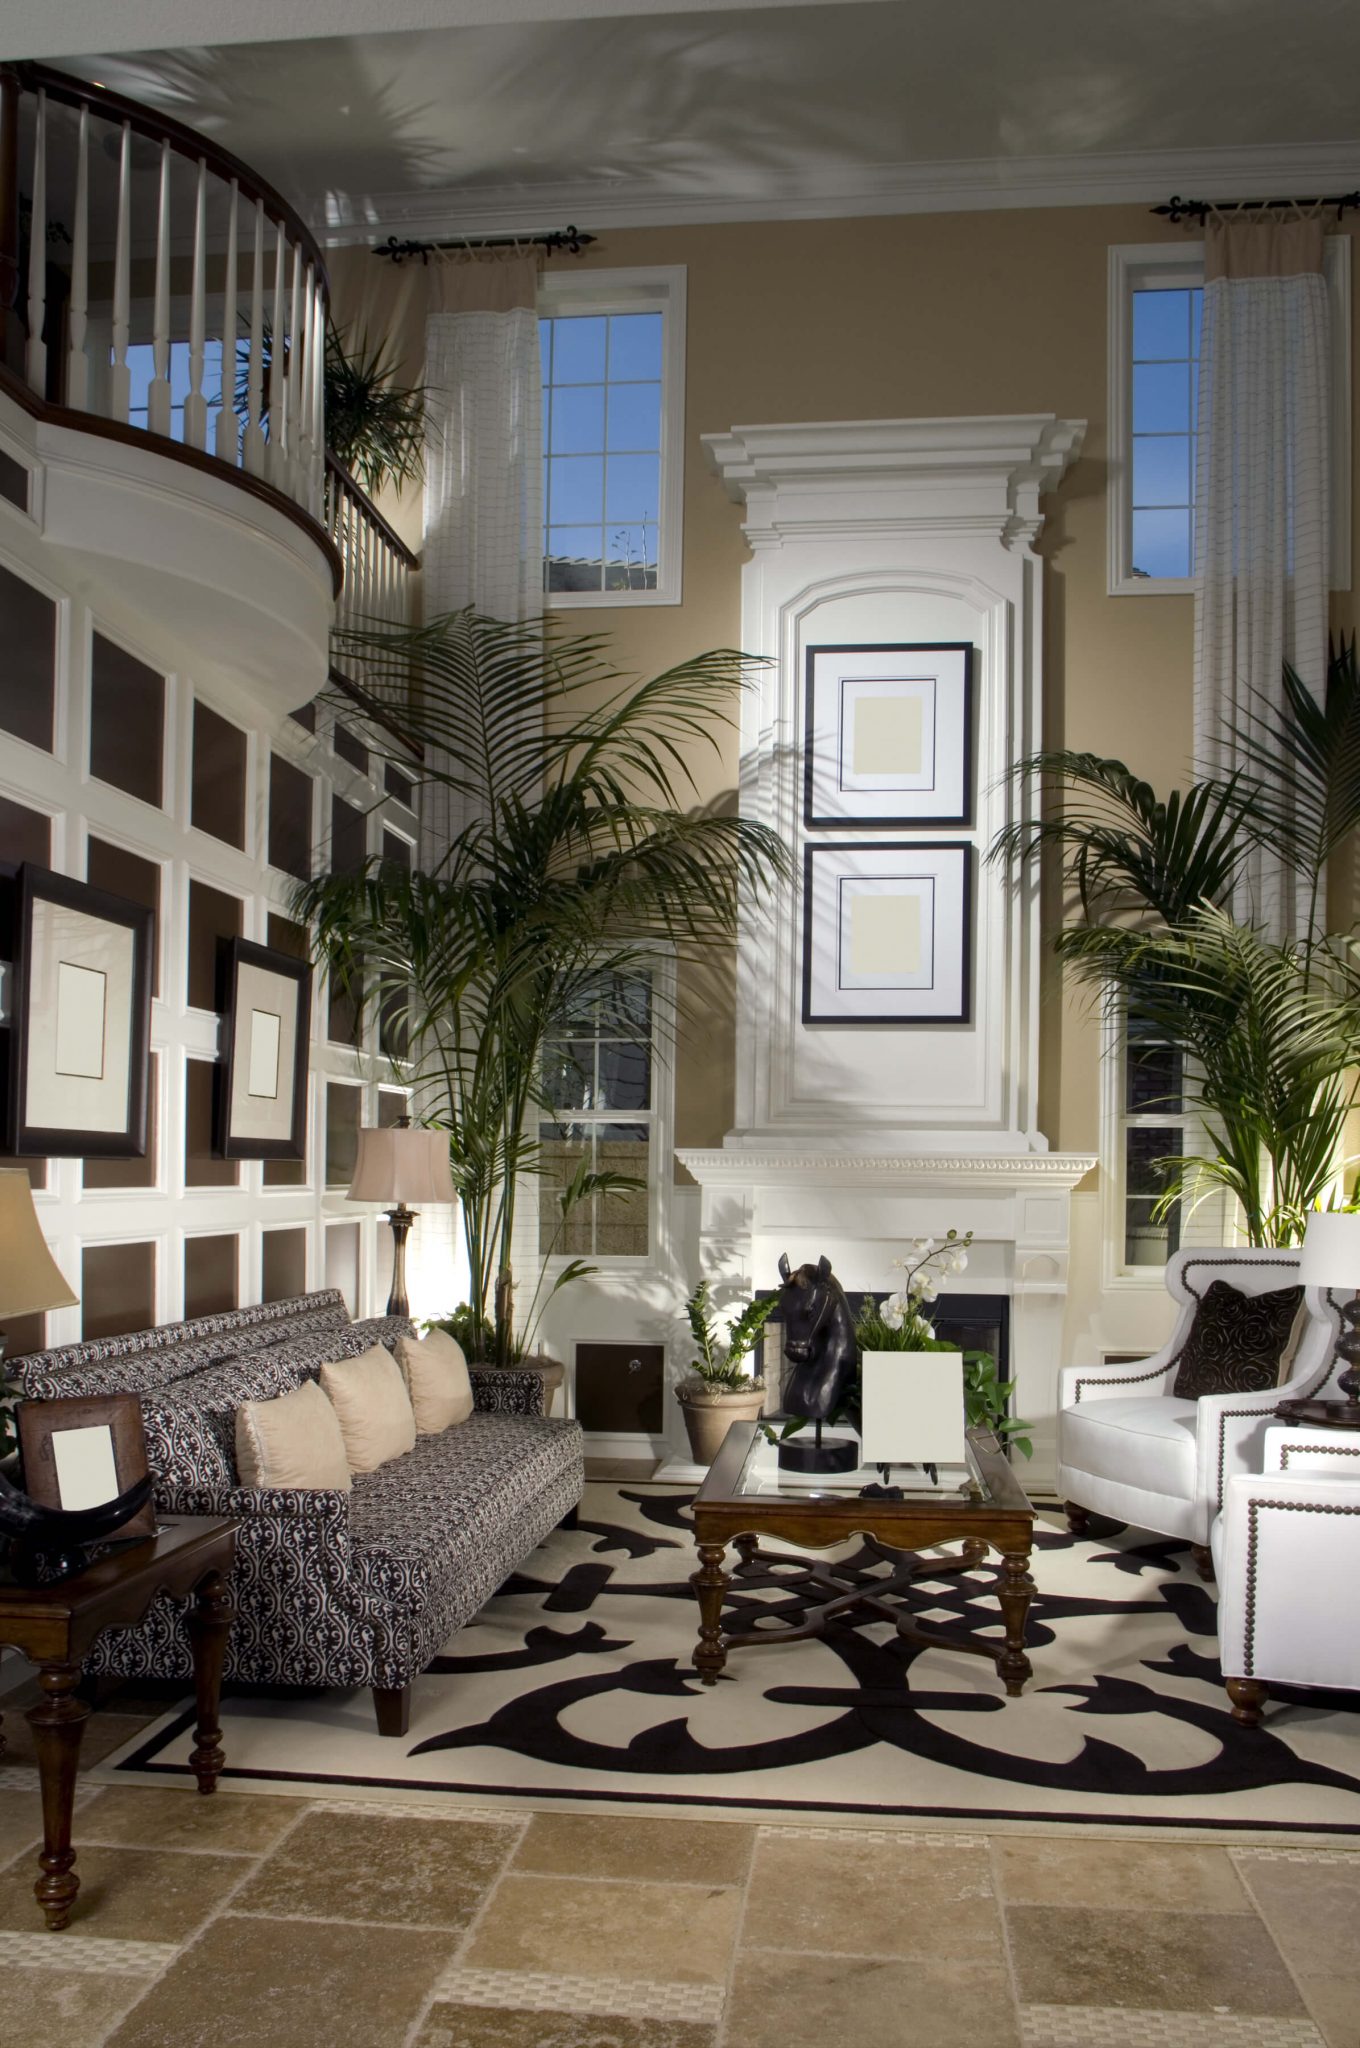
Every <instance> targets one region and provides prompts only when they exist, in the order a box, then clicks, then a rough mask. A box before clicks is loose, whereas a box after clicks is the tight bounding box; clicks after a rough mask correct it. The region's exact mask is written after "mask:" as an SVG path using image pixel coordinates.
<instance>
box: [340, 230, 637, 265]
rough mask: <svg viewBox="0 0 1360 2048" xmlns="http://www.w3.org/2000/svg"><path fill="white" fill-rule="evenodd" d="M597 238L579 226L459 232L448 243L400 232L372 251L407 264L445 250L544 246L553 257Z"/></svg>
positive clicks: (462, 251) (575, 251) (585, 246)
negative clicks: (520, 231)
mask: <svg viewBox="0 0 1360 2048" xmlns="http://www.w3.org/2000/svg"><path fill="white" fill-rule="evenodd" d="M595 239H596V238H595V236H594V235H588V234H585V233H583V232H582V230H581V229H580V228H578V227H566V228H552V229H549V230H547V231H546V232H545V233H543V234H539V235H457V236H455V237H454V238H453V239H452V240H450V241H444V242H420V241H403V240H401V238H400V237H399V236H397V235H389V236H388V237H387V240H386V241H385V242H379V243H378V244H377V245H376V247H375V248H374V249H373V250H372V252H371V253H372V254H373V255H374V256H386V257H387V258H388V259H389V261H391V262H393V263H405V262H406V261H407V259H408V258H409V257H412V256H418V257H419V258H420V260H421V262H422V263H428V262H429V260H430V258H431V256H432V255H437V254H439V253H440V252H442V251H444V250H452V251H457V252H459V253H460V254H462V255H466V256H472V257H475V256H476V255H478V254H479V253H480V252H481V251H482V250H484V249H542V250H543V251H544V252H545V253H546V254H547V255H549V256H554V255H558V254H563V255H567V256H579V255H580V254H581V252H582V251H583V250H584V249H588V248H589V247H590V244H591V243H592V242H593V241H594V240H595Z"/></svg>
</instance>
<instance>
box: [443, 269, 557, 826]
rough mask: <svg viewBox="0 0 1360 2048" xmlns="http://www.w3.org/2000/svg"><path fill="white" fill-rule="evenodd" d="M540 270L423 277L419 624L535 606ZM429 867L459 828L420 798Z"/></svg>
mask: <svg viewBox="0 0 1360 2048" xmlns="http://www.w3.org/2000/svg"><path fill="white" fill-rule="evenodd" d="M538 273H539V266H538V261H537V259H536V258H535V257H534V256H533V255H532V254H528V255H520V254H515V255H512V256H511V257H509V258H508V259H505V260H499V261H492V262H486V261H478V262H467V261H461V262H450V263H443V264H439V265H437V266H436V267H434V268H433V269H432V270H431V273H430V286H431V289H430V310H429V313H428V316H427V319H426V323H425V384H426V393H425V420H426V432H425V547H424V554H423V557H422V582H423V586H424V610H425V617H426V618H427V619H433V618H437V617H439V615H440V614H441V613H443V612H450V611H457V610H460V609H461V608H462V607H463V606H464V605H469V604H471V605H475V606H476V607H477V610H478V611H480V612H485V613H487V614H488V616H489V617H491V618H496V619H506V620H514V619H524V618H531V617H532V616H533V615H534V614H535V613H537V612H540V611H542V609H543V419H542V373H541V369H540V362H539V344H538V314H537V311H536V310H535V305H536V298H537V288H538ZM425 798H426V802H425V806H424V811H423V815H422V840H421V852H422V858H423V860H424V862H425V863H426V865H432V864H433V863H434V862H436V861H437V860H438V859H439V856H440V854H441V853H442V852H443V850H444V848H445V847H447V845H448V843H449V838H450V835H451V834H452V833H454V832H456V831H457V830H458V828H459V825H460V824H461V823H462V818H461V816H459V815H458V805H457V803H456V801H451V800H450V797H449V793H448V792H447V791H446V790H442V789H440V788H438V787H437V786H428V785H427V787H426V790H425Z"/></svg>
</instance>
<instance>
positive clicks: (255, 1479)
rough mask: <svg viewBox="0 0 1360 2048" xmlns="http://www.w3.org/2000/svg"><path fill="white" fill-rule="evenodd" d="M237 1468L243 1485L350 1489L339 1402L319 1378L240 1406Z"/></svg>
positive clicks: (238, 1414)
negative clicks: (334, 1404) (328, 1395)
mask: <svg viewBox="0 0 1360 2048" xmlns="http://www.w3.org/2000/svg"><path fill="white" fill-rule="evenodd" d="M236 1471H237V1475H238V1477H239V1478H240V1482H241V1484H242V1486H295V1487H301V1488H304V1489H305V1490H307V1491H309V1492H313V1491H315V1490H316V1489H317V1488H319V1487H323V1486H326V1487H334V1488H335V1489H336V1491H337V1492H339V1493H348V1492H349V1489H350V1478H349V1459H348V1458H347V1457H346V1455H345V1439H344V1437H343V1436H342V1435H341V1433H340V1422H339V1418H338V1417H337V1415H336V1412H335V1410H334V1408H332V1406H331V1404H330V1402H329V1401H328V1400H327V1399H326V1396H325V1395H324V1394H323V1393H322V1391H321V1389H320V1387H319V1386H318V1385H317V1383H316V1381H315V1380H304V1381H303V1383H302V1385H301V1386H300V1387H295V1388H294V1389H293V1392H292V1393H291V1394H280V1395H278V1396H277V1398H276V1399H274V1400H272V1401H246V1402H245V1403H243V1405H242V1406H241V1407H240V1408H238V1409H237V1411H236Z"/></svg>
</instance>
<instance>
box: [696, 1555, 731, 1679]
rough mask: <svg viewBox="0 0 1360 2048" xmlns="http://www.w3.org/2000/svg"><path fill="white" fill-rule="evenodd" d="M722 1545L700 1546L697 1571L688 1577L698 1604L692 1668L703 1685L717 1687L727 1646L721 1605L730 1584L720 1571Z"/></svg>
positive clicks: (725, 1660) (723, 1572) (725, 1659)
mask: <svg viewBox="0 0 1360 2048" xmlns="http://www.w3.org/2000/svg"><path fill="white" fill-rule="evenodd" d="M726 1555H727V1545H726V1544H725V1543H701V1544H700V1545H699V1569H698V1571H697V1572H694V1573H692V1574H691V1576H690V1584H691V1586H693V1588H694V1591H695V1595H696V1597H697V1599H698V1602H699V1644H698V1648H697V1649H696V1650H695V1652H694V1668H695V1670H696V1671H697V1672H698V1674H699V1676H700V1678H702V1680H703V1682H704V1684H705V1685H716V1684H717V1682H718V1673H719V1672H720V1671H721V1670H722V1668H723V1665H724V1664H725V1663H726V1662H727V1644H726V1641H725V1640H724V1638H723V1632H722V1611H723V1601H724V1599H725V1598H726V1596H727V1588H728V1585H729V1583H730V1581H729V1579H728V1576H727V1573H726V1572H725V1571H724V1570H723V1568H722V1567H723V1559H724V1558H725V1557H726Z"/></svg>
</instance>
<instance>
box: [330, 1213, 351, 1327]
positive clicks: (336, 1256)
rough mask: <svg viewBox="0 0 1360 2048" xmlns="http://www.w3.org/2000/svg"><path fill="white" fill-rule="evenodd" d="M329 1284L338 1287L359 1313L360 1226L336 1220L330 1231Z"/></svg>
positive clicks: (348, 1307)
mask: <svg viewBox="0 0 1360 2048" xmlns="http://www.w3.org/2000/svg"><path fill="white" fill-rule="evenodd" d="M323 1285H324V1286H326V1287H338V1288H339V1289H340V1292H341V1294H343V1295H344V1297H345V1307H346V1308H347V1309H348V1310H349V1312H350V1314H351V1315H352V1316H357V1315H358V1313H359V1226H358V1224H357V1223H332V1224H331V1225H330V1226H329V1227H328V1229H327V1231H326V1277H325V1280H324V1282H323Z"/></svg>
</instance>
